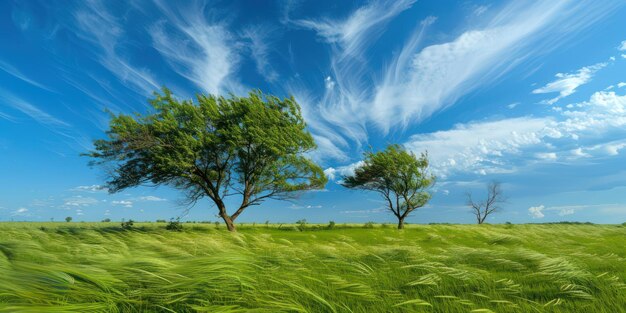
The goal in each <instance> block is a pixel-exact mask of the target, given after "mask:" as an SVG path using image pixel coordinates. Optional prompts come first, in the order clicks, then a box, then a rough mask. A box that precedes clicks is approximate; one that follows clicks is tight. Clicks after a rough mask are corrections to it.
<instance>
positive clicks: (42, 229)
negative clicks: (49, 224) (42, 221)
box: [39, 226, 48, 231]
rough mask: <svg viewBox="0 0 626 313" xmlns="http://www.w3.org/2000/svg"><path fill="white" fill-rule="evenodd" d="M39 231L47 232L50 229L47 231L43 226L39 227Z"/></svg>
mask: <svg viewBox="0 0 626 313" xmlns="http://www.w3.org/2000/svg"><path fill="white" fill-rule="evenodd" d="M39 230H41V231H46V230H48V229H47V228H45V227H43V226H41V227H39Z"/></svg>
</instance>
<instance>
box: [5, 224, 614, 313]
mask: <svg viewBox="0 0 626 313" xmlns="http://www.w3.org/2000/svg"><path fill="white" fill-rule="evenodd" d="M136 226H137V227H136V228H135V229H134V230H130V231H124V230H121V229H120V228H119V227H118V224H115V223H111V224H108V223H93V224H90V223H80V224H78V223H74V224H61V223H0V312H589V313H591V312H594V313H595V312H606V313H616V312H626V309H625V308H626V284H625V282H626V262H625V261H626V249H625V248H624V247H625V246H626V227H623V226H612V225H605V226H599V225H514V226H504V225H502V226H499V225H483V226H469V225H463V226H461V225H428V226H421V225H411V226H410V227H409V228H408V229H405V230H404V231H397V230H395V229H392V228H380V226H376V227H375V228H371V229H364V228H362V227H360V228H340V227H338V228H335V229H333V230H318V231H303V232H300V231H294V230H293V229H294V227H291V226H287V227H286V228H287V229H290V230H283V229H277V228H276V227H266V226H265V225H259V226H256V227H251V226H249V225H248V226H243V227H240V232H239V233H237V234H231V233H228V232H226V231H225V230H224V229H223V228H222V229H216V228H215V226H214V225H206V224H195V225H193V226H192V225H190V224H185V228H184V230H183V231H182V232H171V231H167V230H165V228H164V227H165V225H163V224H161V225H159V224H136ZM284 227H285V226H283V228H284Z"/></svg>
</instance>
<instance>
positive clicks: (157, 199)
mask: <svg viewBox="0 0 626 313" xmlns="http://www.w3.org/2000/svg"><path fill="white" fill-rule="evenodd" d="M139 201H167V199H163V198H159V197H156V196H145V197H139Z"/></svg>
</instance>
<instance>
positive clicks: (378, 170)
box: [342, 145, 435, 228]
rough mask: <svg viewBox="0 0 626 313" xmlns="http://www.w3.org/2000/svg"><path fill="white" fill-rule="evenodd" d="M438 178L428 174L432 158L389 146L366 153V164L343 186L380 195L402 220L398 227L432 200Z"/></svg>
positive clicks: (347, 178) (344, 180)
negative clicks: (412, 213) (431, 190)
mask: <svg viewBox="0 0 626 313" xmlns="http://www.w3.org/2000/svg"><path fill="white" fill-rule="evenodd" d="M434 182H435V177H434V176H432V175H430V174H429V173H428V155H427V154H426V153H422V155H421V156H420V157H416V156H415V154H413V153H411V152H409V151H406V149H404V148H403V147H402V146H400V145H389V146H387V148H386V149H385V150H383V151H379V152H366V153H365V157H364V160H363V164H362V165H361V166H359V167H357V168H356V169H355V171H354V175H351V176H346V177H344V178H343V183H342V184H343V186H345V187H347V188H356V189H363V190H369V191H375V192H378V193H380V194H381V195H382V196H383V198H384V200H385V205H386V206H387V209H389V211H391V212H392V213H393V214H394V215H395V216H396V217H397V218H398V228H402V227H403V225H404V219H405V218H406V217H407V216H408V215H409V214H410V213H411V212H413V211H414V210H416V209H418V208H420V207H422V206H424V205H426V203H428V201H429V200H430V198H431V194H430V192H429V189H430V187H432V185H433V184H434Z"/></svg>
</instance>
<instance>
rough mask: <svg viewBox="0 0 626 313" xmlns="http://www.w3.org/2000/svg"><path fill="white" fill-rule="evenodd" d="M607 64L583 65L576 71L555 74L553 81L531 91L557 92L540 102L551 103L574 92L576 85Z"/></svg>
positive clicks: (585, 81)
mask: <svg viewBox="0 0 626 313" xmlns="http://www.w3.org/2000/svg"><path fill="white" fill-rule="evenodd" d="M607 64H608V63H598V64H594V65H591V66H585V67H583V68H581V69H579V70H578V71H577V72H576V73H570V74H568V73H558V74H556V75H555V76H556V78H557V79H556V80H555V81H552V82H550V83H548V84H547V85H545V86H543V87H541V88H537V89H535V90H533V93H534V94H544V93H555V92H558V93H559V95H558V96H557V97H555V98H552V99H549V100H544V101H542V103H545V104H550V105H552V104H554V103H556V102H557V101H559V100H561V99H563V98H565V97H567V96H569V95H571V94H573V93H574V92H576V89H577V88H578V87H580V86H582V85H584V84H587V83H588V82H590V81H591V78H592V77H593V75H594V74H595V73H596V72H597V71H599V70H600V69H602V68H604V67H606V66H607Z"/></svg>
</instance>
